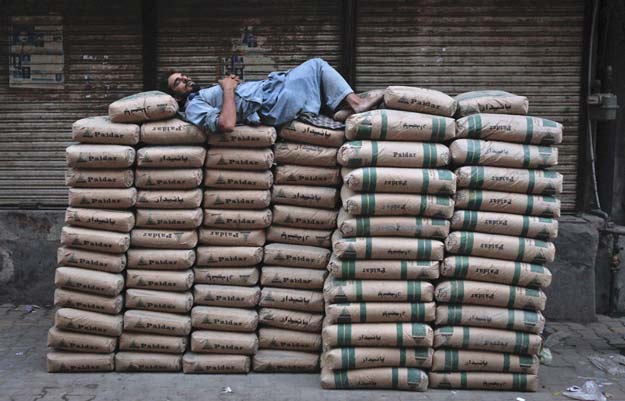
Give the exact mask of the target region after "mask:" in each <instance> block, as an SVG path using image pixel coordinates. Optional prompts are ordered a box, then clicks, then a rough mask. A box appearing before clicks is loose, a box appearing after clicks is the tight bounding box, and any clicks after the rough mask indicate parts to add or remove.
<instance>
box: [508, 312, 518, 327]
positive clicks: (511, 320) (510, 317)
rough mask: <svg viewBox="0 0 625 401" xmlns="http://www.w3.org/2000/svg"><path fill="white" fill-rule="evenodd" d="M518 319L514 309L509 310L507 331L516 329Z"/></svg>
mask: <svg viewBox="0 0 625 401" xmlns="http://www.w3.org/2000/svg"><path fill="white" fill-rule="evenodd" d="M515 318H516V313H515V311H514V309H508V322H507V323H506V329H508V330H512V328H513V327H514V321H515Z"/></svg>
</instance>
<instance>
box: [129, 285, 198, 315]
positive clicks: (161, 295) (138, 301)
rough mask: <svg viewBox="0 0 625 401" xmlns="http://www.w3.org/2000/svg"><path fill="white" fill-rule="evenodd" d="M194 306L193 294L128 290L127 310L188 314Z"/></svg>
mask: <svg viewBox="0 0 625 401" xmlns="http://www.w3.org/2000/svg"><path fill="white" fill-rule="evenodd" d="M192 306H193V295H191V292H170V291H154V290H139V289H127V290H126V308H128V309H143V310H150V311H155V312H170V313H187V312H188V311H190V310H191V307H192Z"/></svg>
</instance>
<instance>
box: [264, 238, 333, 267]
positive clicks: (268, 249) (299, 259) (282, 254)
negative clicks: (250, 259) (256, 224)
mask: <svg viewBox="0 0 625 401" xmlns="http://www.w3.org/2000/svg"><path fill="white" fill-rule="evenodd" d="M331 253H332V252H331V251H330V250H328V249H324V248H319V247H314V246H304V245H289V244H279V243H276V244H267V245H265V257H264V263H265V264H266V265H273V266H290V267H305V268H308V269H325V268H326V266H327V264H328V261H329V260H330V254H331Z"/></svg>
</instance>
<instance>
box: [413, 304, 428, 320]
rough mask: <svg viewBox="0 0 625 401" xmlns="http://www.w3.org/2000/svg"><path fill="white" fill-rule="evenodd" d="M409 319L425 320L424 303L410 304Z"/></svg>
mask: <svg viewBox="0 0 625 401" xmlns="http://www.w3.org/2000/svg"><path fill="white" fill-rule="evenodd" d="M410 320H412V321H413V322H420V321H423V320H425V305H424V304H420V303H413V304H411V305H410Z"/></svg>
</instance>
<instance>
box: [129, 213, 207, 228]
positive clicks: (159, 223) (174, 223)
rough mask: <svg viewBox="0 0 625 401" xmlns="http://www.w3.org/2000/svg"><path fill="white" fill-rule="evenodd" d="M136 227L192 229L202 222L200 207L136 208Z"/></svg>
mask: <svg viewBox="0 0 625 401" xmlns="http://www.w3.org/2000/svg"><path fill="white" fill-rule="evenodd" d="M135 213H136V216H137V227H141V228H165V229H172V230H177V229H178V230H192V229H194V228H197V227H199V226H200V225H201V224H202V218H203V216H204V213H203V212H202V209H200V208H197V209H179V210H176V209H174V210H171V209H170V210H164V209H137V210H136V212H135Z"/></svg>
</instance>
